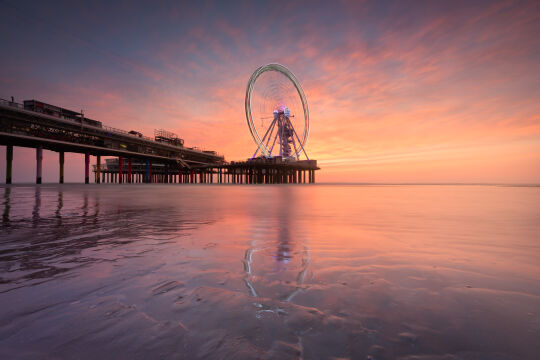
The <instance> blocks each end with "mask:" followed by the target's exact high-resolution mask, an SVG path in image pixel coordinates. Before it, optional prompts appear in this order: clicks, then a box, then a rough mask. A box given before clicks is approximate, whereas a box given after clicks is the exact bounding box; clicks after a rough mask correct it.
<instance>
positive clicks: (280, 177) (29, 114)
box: [0, 99, 319, 184]
mask: <svg viewBox="0 0 540 360" xmlns="http://www.w3.org/2000/svg"><path fill="white" fill-rule="evenodd" d="M155 135H156V136H155V138H154V139H152V138H149V137H146V136H143V135H142V134H141V133H140V132H137V131H133V130H132V131H129V132H128V131H125V130H121V129H115V128H112V127H108V126H104V125H103V124H102V123H101V122H100V121H96V120H92V119H89V118H87V117H85V116H84V114H83V113H82V111H81V112H75V111H72V110H67V109H63V108H60V107H57V106H53V105H49V104H45V103H42V102H39V101H35V100H26V101H24V104H20V103H16V102H14V101H8V100H3V99H0V145H5V146H6V184H11V182H12V165H13V146H22V147H31V148H35V149H36V183H37V184H41V181H42V179H41V178H42V159H43V149H47V150H52V151H55V152H58V160H59V165H60V169H59V182H60V183H63V182H64V154H65V153H66V152H74V153H82V154H84V155H85V176H84V178H85V183H87V184H88V183H89V182H90V157H91V156H95V157H96V165H94V166H93V173H94V181H95V182H96V183H101V182H107V183H143V182H144V183H156V182H157V183H235V184H259V183H265V184H277V183H306V182H309V183H313V182H315V170H318V169H319V168H318V167H317V162H316V160H304V161H290V160H289V159H283V158H281V157H274V158H270V159H267V158H256V159H251V160H248V161H244V162H231V163H228V162H226V161H225V158H224V157H223V156H222V155H219V154H218V153H217V152H216V151H211V150H200V149H198V148H194V147H185V146H184V144H183V140H182V139H178V138H177V137H176V136H175V135H174V134H171V133H168V132H165V131H163V130H159V131H158V132H156V134H155ZM102 156H110V157H115V159H107V160H106V161H105V162H104V163H102V161H101V157H102ZM306 174H307V175H306Z"/></svg>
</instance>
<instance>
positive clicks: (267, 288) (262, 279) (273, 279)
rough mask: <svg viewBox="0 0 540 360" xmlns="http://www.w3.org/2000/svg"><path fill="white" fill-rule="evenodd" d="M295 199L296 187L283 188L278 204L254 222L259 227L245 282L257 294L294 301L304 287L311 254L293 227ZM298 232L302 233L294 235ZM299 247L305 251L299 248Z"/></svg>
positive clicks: (247, 254)
mask: <svg viewBox="0 0 540 360" xmlns="http://www.w3.org/2000/svg"><path fill="white" fill-rule="evenodd" d="M295 201H297V199H296V198H295V194H294V191H293V189H291V188H289V187H282V188H279V190H278V194H276V203H275V204H274V206H273V207H272V208H270V209H269V210H268V212H266V213H265V216H263V217H261V218H259V219H257V220H258V221H256V222H254V225H256V226H254V227H253V228H252V230H251V231H252V240H251V241H250V247H249V248H248V249H247V250H246V252H245V254H244V259H243V264H244V272H245V277H244V281H245V283H246V286H247V288H248V291H249V294H250V295H251V296H253V297H260V296H264V295H263V294H271V295H266V296H270V297H273V294H279V296H280V297H279V300H283V301H291V300H292V299H293V298H294V296H295V295H296V294H298V293H299V292H300V291H302V290H303V289H304V282H305V280H306V274H307V272H308V268H309V263H310V253H309V247H308V246H307V244H306V243H305V241H303V240H304V237H303V236H302V235H299V231H300V230H299V229H295V228H293V226H294V225H293V224H295V222H294V216H295V213H294V209H295V207H294V206H291V203H294V202H295ZM295 233H296V234H298V235H299V236H296V237H293V235H292V234H295ZM273 248H275V250H273ZM296 248H300V249H301V250H298V251H296ZM272 251H273V252H274V253H273V254H272V255H270V256H265V255H261V256H256V255H258V253H260V252H262V253H265V252H266V253H269V252H272ZM295 251H296V252H295ZM269 260H270V261H269ZM271 260H273V261H271ZM299 262H300V263H299ZM276 284H277V285H276ZM257 288H260V289H259V291H257ZM254 305H255V306H256V307H257V308H259V309H261V308H262V309H263V310H262V311H269V310H268V309H266V307H265V306H264V305H263V304H261V303H259V302H256V303H254Z"/></svg>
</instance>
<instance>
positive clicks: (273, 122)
mask: <svg viewBox="0 0 540 360" xmlns="http://www.w3.org/2000/svg"><path fill="white" fill-rule="evenodd" d="M275 124H276V119H274V121H272V123H271V124H270V126H269V127H268V130H266V134H264V137H263V139H262V140H261V144H264V140H265V139H266V137H267V136H268V132H269V131H270V129H273V128H274V126H275ZM259 149H260V150H261V153H262V152H263V149H262V148H261V146H259V147H258V148H257V150H256V151H255V154H253V156H252V157H251V158H252V159H253V158H254V157H255V155H257V152H259Z"/></svg>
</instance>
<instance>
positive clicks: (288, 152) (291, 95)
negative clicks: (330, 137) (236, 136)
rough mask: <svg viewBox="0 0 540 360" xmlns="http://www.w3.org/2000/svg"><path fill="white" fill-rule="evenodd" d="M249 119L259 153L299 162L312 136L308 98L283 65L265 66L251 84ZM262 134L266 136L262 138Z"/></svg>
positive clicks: (246, 105) (256, 74)
mask: <svg viewBox="0 0 540 360" xmlns="http://www.w3.org/2000/svg"><path fill="white" fill-rule="evenodd" d="M245 107H246V120H247V123H248V126H249V130H250V132H251V135H252V136H253V140H255V143H256V144H257V150H256V151H255V153H254V154H253V156H252V158H255V157H256V156H257V154H258V153H260V156H263V157H267V158H270V157H273V156H281V157H283V158H284V159H288V160H298V159H300V155H301V154H304V156H305V157H306V159H309V158H308V156H307V153H306V151H305V145H306V141H307V138H308V135H309V110H308V104H307V99H306V95H305V94H304V90H303V89H302V86H300V83H299V82H298V80H297V79H296V77H295V76H294V74H293V73H292V72H291V71H290V70H289V69H287V68H286V67H285V66H283V65H280V64H268V65H264V66H261V67H260V68H258V69H257V70H255V72H254V73H253V75H251V78H250V79H249V81H248V84H247V89H246V104H245ZM261 135H262V137H261Z"/></svg>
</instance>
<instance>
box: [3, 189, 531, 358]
mask: <svg viewBox="0 0 540 360" xmlns="http://www.w3.org/2000/svg"><path fill="white" fill-rule="evenodd" d="M0 204H1V205H0V212H1V213H2V226H1V230H0V239H1V240H0V357H1V358H3V359H33V358H35V359H43V358H52V359H57V358H58V359H73V358H77V359H95V358H115V359H148V358H167V359H172V358H178V359H254V358H261V359H297V358H303V359H333V358H335V359H339V358H349V359H395V358H400V359H445V360H446V359H537V358H538V354H539V353H540V342H539V341H538V338H540V236H539V234H540V221H539V219H540V188H539V187H507V186H420V185H416V186H358V185H307V186H306V185H279V186H247V185H242V186H234V185H223V186H220V185H183V186H178V185H172V184H171V185H147V184H143V185H131V186H129V185H121V186H119V185H101V186H98V185H87V186H84V185H70V184H67V185H63V186H60V185H43V186H41V187H35V186H12V187H0Z"/></svg>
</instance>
